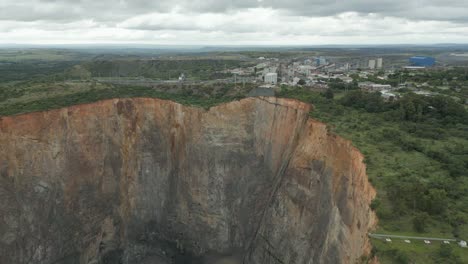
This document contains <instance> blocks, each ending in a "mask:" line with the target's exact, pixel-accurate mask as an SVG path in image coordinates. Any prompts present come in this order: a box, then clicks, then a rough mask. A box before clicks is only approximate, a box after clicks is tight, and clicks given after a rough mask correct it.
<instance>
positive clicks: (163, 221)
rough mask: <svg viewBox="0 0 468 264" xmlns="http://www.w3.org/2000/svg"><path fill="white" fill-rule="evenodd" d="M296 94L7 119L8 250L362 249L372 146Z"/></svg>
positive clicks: (265, 253) (295, 255)
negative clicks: (339, 132) (334, 130)
mask: <svg viewBox="0 0 468 264" xmlns="http://www.w3.org/2000/svg"><path fill="white" fill-rule="evenodd" d="M309 107H310V106H309V105H307V104H304V103H301V102H299V101H295V100H288V99H277V98H257V99H254V98H249V99H244V100H241V101H237V102H231V103H227V104H223V105H220V106H217V107H213V108H211V109H210V110H209V111H206V110H203V109H199V108H194V107H187V106H182V105H180V104H177V103H174V102H171V101H164V100H159V99H147V98H134V99H114V100H106V101H101V102H97V103H93V104H86V105H78V106H72V107H68V108H64V109H59V110H52V111H48V112H39V113H31V114H24V115H19V116H11V117H3V118H1V120H0V199H1V201H2V202H1V203H0V263H38V264H49V263H80V264H81V263H83V264H85V263H125V264H126V263H175V262H179V263H236V262H244V263H354V261H355V260H356V259H358V258H359V257H360V256H361V255H363V254H367V253H369V249H370V247H369V241H368V240H367V235H366V233H367V231H368V229H369V228H370V227H371V226H373V224H374V215H373V214H372V212H371V211H370V209H369V204H370V201H371V199H372V198H373V197H374V195H375V192H374V189H373V188H372V187H371V186H370V184H369V183H368V181H367V176H366V172H365V165H364V164H363V156H362V155H361V154H360V153H359V152H358V151H357V150H356V149H355V148H354V147H352V145H351V144H350V142H348V141H346V140H343V139H341V138H339V137H337V136H335V135H332V134H329V133H328V132H327V127H326V125H325V124H322V123H319V122H317V121H314V120H312V119H309V118H308V113H309V110H310V109H309Z"/></svg>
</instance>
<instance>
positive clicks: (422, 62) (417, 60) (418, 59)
mask: <svg viewBox="0 0 468 264" xmlns="http://www.w3.org/2000/svg"><path fill="white" fill-rule="evenodd" d="M435 62H436V60H435V59H434V58H432V57H425V56H415V57H411V58H409V63H410V65H411V66H417V67H432V66H434V65H435Z"/></svg>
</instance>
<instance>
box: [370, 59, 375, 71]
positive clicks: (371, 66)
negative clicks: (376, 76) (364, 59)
mask: <svg viewBox="0 0 468 264" xmlns="http://www.w3.org/2000/svg"><path fill="white" fill-rule="evenodd" d="M369 69H371V70H373V69H375V60H369Z"/></svg>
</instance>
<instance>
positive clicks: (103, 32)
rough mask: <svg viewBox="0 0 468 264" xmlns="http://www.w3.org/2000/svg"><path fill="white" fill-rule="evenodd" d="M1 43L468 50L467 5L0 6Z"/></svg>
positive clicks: (8, 1)
mask: <svg viewBox="0 0 468 264" xmlns="http://www.w3.org/2000/svg"><path fill="white" fill-rule="evenodd" d="M0 43H25V44H79V43H121V44H128V43H139V44H180V45H185V44H195V45H196V44H201V45H210V44H211V45H256V44H258V45H321V44H406V43H407V44H432V43H468V1H467V0H354V1H353V0H335V1H333V0H238V1H235V0H194V1H188V0H178V1H175V0H131V1H130V0H120V1H119V0H0Z"/></svg>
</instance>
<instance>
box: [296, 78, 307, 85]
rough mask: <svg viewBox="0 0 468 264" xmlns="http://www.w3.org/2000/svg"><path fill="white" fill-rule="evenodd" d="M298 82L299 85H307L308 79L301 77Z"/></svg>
mask: <svg viewBox="0 0 468 264" xmlns="http://www.w3.org/2000/svg"><path fill="white" fill-rule="evenodd" d="M297 84H299V85H305V84H306V81H304V80H303V79H300V80H299V81H298V82H297Z"/></svg>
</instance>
